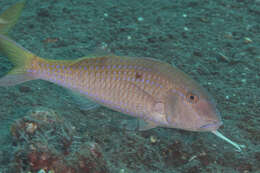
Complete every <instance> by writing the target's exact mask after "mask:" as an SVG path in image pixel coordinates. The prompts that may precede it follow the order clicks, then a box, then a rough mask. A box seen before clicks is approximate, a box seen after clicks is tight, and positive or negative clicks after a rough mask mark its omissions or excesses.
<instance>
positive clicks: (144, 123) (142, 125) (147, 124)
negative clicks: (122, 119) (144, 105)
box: [138, 119, 158, 131]
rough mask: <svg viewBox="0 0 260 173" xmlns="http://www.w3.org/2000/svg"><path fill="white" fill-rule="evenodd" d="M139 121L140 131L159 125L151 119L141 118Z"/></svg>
mask: <svg viewBox="0 0 260 173" xmlns="http://www.w3.org/2000/svg"><path fill="white" fill-rule="evenodd" d="M138 123H139V124H138V130H140V131H144V130H150V129H152V128H155V127H157V126H158V125H157V124H156V123H154V122H152V121H149V120H142V119H139V122H138Z"/></svg>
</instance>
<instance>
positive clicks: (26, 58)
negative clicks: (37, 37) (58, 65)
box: [0, 35, 40, 86]
mask: <svg viewBox="0 0 260 173" xmlns="http://www.w3.org/2000/svg"><path fill="white" fill-rule="evenodd" d="M0 53H3V54H4V55H6V56H7V58H8V59H9V60H10V61H11V62H12V63H13V64H14V68H13V69H12V70H11V71H10V72H9V73H8V74H7V75H6V76H4V77H3V78H1V79H0V86H13V85H17V84H19V83H23V82H26V81H30V80H34V79H35V77H34V76H32V75H30V74H32V72H33V71H34V70H35V69H30V68H28V67H30V66H31V63H32V61H33V60H34V59H38V58H39V57H37V56H35V55H34V54H32V53H31V52H29V51H27V50H26V49H24V48H23V47H21V46H20V45H18V44H17V43H15V42H14V41H12V40H10V39H9V38H7V37H6V36H4V35H0ZM39 59H40V58H39ZM36 73H39V72H38V71H36Z"/></svg>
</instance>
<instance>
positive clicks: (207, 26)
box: [0, 0, 260, 173]
mask: <svg viewBox="0 0 260 173" xmlns="http://www.w3.org/2000/svg"><path fill="white" fill-rule="evenodd" d="M15 2H17V1H15V0H1V1H0V10H1V12H2V11H3V10H4V9H6V8H7V7H9V6H10V5H11V4H14V3H15ZM9 35H10V36H11V37H12V38H13V39H14V40H16V41H17V42H18V43H19V44H21V45H22V46H24V47H25V48H27V49H29V50H31V51H32V52H34V53H35V54H37V55H39V56H41V57H48V58H53V59H76V58H78V57H82V56H85V55H89V54H93V53H94V54H95V51H96V49H97V48H100V47H106V49H107V50H108V51H110V52H112V53H115V54H117V55H128V56H137V57H153V58H156V59H160V60H163V61H166V62H169V63H174V64H175V65H176V66H177V67H179V68H180V69H181V70H183V71H185V72H186V73H188V74H189V75H190V76H191V77H192V78H194V79H196V80H197V81H198V82H199V83H200V84H201V85H203V86H204V87H205V88H206V89H207V90H209V92H210V93H211V95H212V96H213V97H214V98H215V99H216V102H217V103H218V108H219V110H220V112H221V114H222V118H223V122H224V125H223V126H222V127H221V128H220V131H221V132H222V133H223V134H224V135H225V136H227V137H229V138H230V139H232V140H234V141H235V142H237V143H240V144H244V145H246V146H247V148H246V149H244V150H243V151H242V152H241V153H239V152H237V151H235V148H234V147H233V146H231V145H230V144H228V143H226V142H225V141H223V140H221V139H219V138H216V137H215V136H214V135H213V134H211V133H196V132H187V131H182V130H176V129H164V128H156V129H152V130H149V131H141V132H139V131H137V132H135V131H126V130H122V129H120V128H118V125H117V123H120V121H121V120H122V119H125V116H124V115H123V116H122V115H121V114H120V113H117V112H115V111H112V110H110V109H108V108H105V107H97V108H95V109H92V110H90V111H86V110H83V109H82V108H81V107H79V105H78V104H76V103H75V99H73V98H72V96H71V95H70V94H69V93H68V92H67V91H66V90H65V89H63V88H62V87H59V86H57V85H55V84H52V83H49V82H46V81H40V80H36V81H30V82H26V83H24V84H20V85H17V86H15V87H9V88H3V87H1V88H0V125H1V127H0V132H1V133H0V172H1V173H5V172H14V170H16V169H14V168H13V167H14V166H13V165H15V164H17V163H16V162H17V160H19V159H21V157H20V156H19V155H17V152H21V153H26V151H23V150H25V149H26V147H25V148H23V145H26V144H25V143H24V142H23V144H22V145H21V146H19V144H17V143H19V141H18V142H17V141H15V140H16V138H14V136H13V135H12V134H11V130H10V126H11V125H12V124H14V123H15V121H17V120H18V119H21V118H22V117H23V116H27V115H28V111H30V110H35V109H38V107H44V108H48V109H51V110H54V111H55V112H57V114H59V115H60V116H62V117H63V118H64V120H65V121H66V122H70V124H71V127H72V126H73V127H74V128H75V130H76V132H75V133H76V134H77V136H78V137H79V138H81V139H83V138H84V140H85V142H86V141H92V142H95V144H97V145H99V147H100V150H101V151H102V157H103V158H104V160H105V161H104V162H105V166H104V165H103V166H104V167H106V168H104V169H101V171H100V170H99V172H112V173H137V172H138V173H143V172H148V173H157V172H160V173H161V172H162V173H175V172H176V173H179V172H180V173H181V172H183V173H196V172H214V173H218V172H225V173H229V172H230V173H233V172H238V173H248V172H254V173H257V172H260V1H259V0H245V1H243V0H219V1H210V0H201V1H199V0H197V1H196V0H187V1H183V0H140V1H138V0H131V1H130V0H120V1H119V0H118V1H117V0H106V1H102V0H73V1H72V0H63V1H61V0H60V1H59V0H44V1H40V0H34V1H28V2H27V3H26V6H25V8H24V10H23V13H22V16H21V18H20V20H19V22H18V23H17V25H16V26H15V27H14V28H13V29H12V31H11V32H10V34H9ZM10 69H11V64H10V62H9V61H8V60H7V58H5V57H4V56H3V55H0V75H1V76H3V75H4V74H6V73H7V71H9V70H10ZM27 142H28V143H30V141H27ZM79 143H80V142H79ZM48 145H51V144H48ZM79 145H80V144H79ZM17 146H19V147H20V148H18V149H17ZM18 150H19V151H18ZM56 154H57V153H56ZM58 154H59V153H58ZM17 157H18V158H17ZM19 157H20V158H19ZM64 157H66V156H64ZM23 159H26V158H23ZM23 164H28V165H24V166H23V167H21V168H20V170H19V171H20V172H23V171H24V172H28V171H29V170H30V167H32V165H31V166H30V162H29V161H25V160H23ZM49 165H50V164H49ZM92 166H93V165H92ZM95 166H97V167H98V166H99V164H96V165H95ZM46 169H47V168H46ZM96 169H98V168H96ZM39 170H40V169H39ZM102 170H103V171H102ZM16 171H18V170H16ZM19 171H18V172H19ZM37 171H38V170H34V172H37ZM95 171H96V172H98V171H97V170H95V169H94V168H91V169H89V171H88V172H95ZM31 172H33V171H31ZM56 172H57V171H56ZM65 172H66V171H65ZM78 172H80V171H78ZM81 172H84V171H81ZM85 172H86V170H85Z"/></svg>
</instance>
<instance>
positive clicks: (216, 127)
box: [200, 121, 222, 130]
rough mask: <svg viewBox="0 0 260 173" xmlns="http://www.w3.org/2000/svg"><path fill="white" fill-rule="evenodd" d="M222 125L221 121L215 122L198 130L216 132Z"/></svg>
mask: <svg viewBox="0 0 260 173" xmlns="http://www.w3.org/2000/svg"><path fill="white" fill-rule="evenodd" d="M221 125H222V121H215V122H211V123H208V124H204V125H203V126H201V127H200V129H204V130H216V129H218V128H219V127H220V126H221Z"/></svg>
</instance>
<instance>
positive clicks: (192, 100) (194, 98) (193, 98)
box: [186, 92, 199, 103]
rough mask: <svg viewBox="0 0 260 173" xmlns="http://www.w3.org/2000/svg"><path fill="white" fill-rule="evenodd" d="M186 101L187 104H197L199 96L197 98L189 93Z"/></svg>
mask: <svg viewBox="0 0 260 173" xmlns="http://www.w3.org/2000/svg"><path fill="white" fill-rule="evenodd" d="M186 99H187V101H188V102H189V103H197V102H198V101H199V96H197V95H196V94H194V93H192V92H189V93H188V94H187V95H186Z"/></svg>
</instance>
